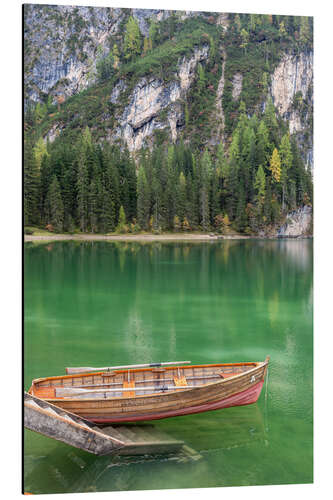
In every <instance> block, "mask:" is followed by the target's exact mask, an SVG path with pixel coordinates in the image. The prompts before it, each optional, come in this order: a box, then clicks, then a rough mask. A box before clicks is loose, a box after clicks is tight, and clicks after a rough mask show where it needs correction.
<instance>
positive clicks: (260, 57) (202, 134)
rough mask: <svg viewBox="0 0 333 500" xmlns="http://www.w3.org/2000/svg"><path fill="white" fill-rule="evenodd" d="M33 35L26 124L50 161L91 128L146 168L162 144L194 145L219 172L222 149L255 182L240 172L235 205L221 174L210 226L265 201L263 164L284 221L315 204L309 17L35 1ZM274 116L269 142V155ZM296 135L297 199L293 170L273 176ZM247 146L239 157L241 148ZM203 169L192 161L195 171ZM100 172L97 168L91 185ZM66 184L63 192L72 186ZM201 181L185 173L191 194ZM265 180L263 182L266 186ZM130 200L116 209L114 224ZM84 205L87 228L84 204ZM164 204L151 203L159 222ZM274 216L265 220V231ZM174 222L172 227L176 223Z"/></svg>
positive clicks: (28, 14)
mask: <svg viewBox="0 0 333 500" xmlns="http://www.w3.org/2000/svg"><path fill="white" fill-rule="evenodd" d="M24 36H25V106H26V120H25V129H26V133H27V135H29V137H30V138H31V141H32V144H36V143H37V142H38V141H40V140H41V139H43V140H44V141H46V140H47V141H48V144H49V145H48V152H49V153H50V154H51V153H52V151H56V150H57V149H59V148H60V149H61V144H62V145H63V146H64V145H65V144H68V143H71V144H74V143H77V141H79V140H80V138H82V132H83V130H84V129H85V128H86V127H88V128H89V133H90V134H91V138H92V139H91V140H92V142H93V143H94V144H96V145H98V144H99V145H101V146H102V149H103V148H104V146H103V144H108V145H114V146H117V147H119V148H120V150H121V151H123V153H121V154H124V155H125V156H126V155H127V154H128V153H127V152H126V151H127V150H128V151H129V152H130V153H131V155H132V158H133V159H134V160H135V162H136V170H137V171H138V168H139V165H140V157H141V158H142V155H141V153H140V152H141V151H142V150H143V149H144V148H146V147H149V149H150V151H151V152H152V154H153V155H154V153H153V152H154V150H155V149H156V148H164V149H167V147H168V146H170V145H171V144H175V145H178V146H176V150H177V148H179V147H180V148H181V149H182V148H184V147H185V150H187V149H188V152H189V151H191V152H192V153H195V154H196V155H198V158H199V157H200V156H202V155H203V153H204V151H207V152H209V155H210V157H211V158H210V161H213V164H214V165H216V161H217V160H218V157H219V156H218V155H219V152H218V151H219V148H220V150H221V144H222V145H223V151H224V152H223V155H224V156H223V158H224V160H223V161H226V162H227V163H228V165H229V166H228V168H229V167H230V165H231V164H232V163H233V161H234V162H235V161H236V160H237V161H236V163H237V165H238V166H237V168H238V170H239V165H240V164H241V161H244V162H245V163H246V165H247V167H246V166H244V175H243V174H240V173H239V172H241V171H242V169H240V170H239V172H238V174H237V179H238V184H237V182H236V181H237V179H236V177H235V179H234V180H233V181H232V182H234V183H236V184H237V186H238V188H237V193H238V194H237V196H238V198H237V199H238V201H237V200H234V201H233V202H232V203H231V204H229V206H228V197H229V198H230V196H231V193H230V192H229V193H227V192H226V191H227V190H228V187H227V177H226V175H227V174H226V168H224V167H223V168H222V167H221V168H220V171H221V174H220V175H221V176H222V178H223V176H224V180H223V179H222V181H221V185H220V186H219V201H217V205H219V207H218V208H216V209H214V210H215V211H214V210H212V208H211V206H212V203H213V202H212V194H210V195H209V196H208V198H209V200H208V205H209V207H210V212H211V213H210V224H214V218H215V217H216V215H218V214H220V215H223V214H224V216H225V215H228V217H229V218H231V220H233V219H234V220H235V217H236V212H237V210H238V212H241V211H243V210H245V209H246V206H247V205H249V204H250V205H253V204H257V205H258V203H259V202H258V193H257V191H258V185H259V184H258V183H259V177H258V182H257V188H254V185H255V181H256V179H255V176H256V175H257V174H258V172H257V170H258V167H259V166H260V165H259V163H258V161H260V164H261V166H262V168H263V171H264V175H265V192H266V197H267V196H272V194H274V192H275V195H276V197H277V203H278V204H279V206H280V208H278V209H277V210H278V211H279V213H280V215H281V214H282V213H284V211H285V210H286V209H287V208H290V209H294V208H296V206H298V204H299V203H301V201H302V200H303V198H304V196H305V195H306V196H305V198H304V199H305V200H308V199H309V198H311V193H310V189H309V188H306V189H305V187H304V186H305V185H308V180H304V179H305V177H306V176H305V177H304V175H305V174H304V175H303V173H301V170H299V169H302V168H303V169H304V165H305V166H306V168H307V169H308V170H310V171H311V170H312V158H313V154H312V149H313V145H312V108H313V97H312V79H313V48H312V20H311V19H310V18H297V17H291V16H268V15H245V14H244V15H238V14H236V15H235V14H220V13H200V12H195V13H191V12H173V11H160V10H141V9H109V8H88V7H75V8H74V7H68V6H36V5H28V6H25V35H24ZM256 120H257V121H256ZM263 120H264V121H265V127H266V128H267V129H268V132H267V133H268V135H267V134H266V135H267V137H266V138H265V140H267V141H268V142H267V144H268V145H267V147H266V146H265V147H266V150H267V151H266V152H265V153H264V154H263V156H260V147H261V146H260V127H259V124H260V122H261V121H263ZM245 122H246V123H245ZM262 128H263V126H262ZM246 129H248V131H247V132H246V133H245V130H246ZM250 129H251V131H250ZM288 132H289V134H290V140H294V142H295V145H294V146H293V147H294V153H293V166H292V167H291V166H289V163H288V162H289V160H288V161H287V163H286V165H287V164H288V167H286V168H285V170H286V169H289V170H288V172H289V173H291V172H292V171H294V174H293V175H294V179H293V182H294V184H292V188H290V189H292V193H294V192H295V194H292V193H289V195H288V193H287V190H286V179H287V177H288V176H287V173H286V171H284V170H283V166H282V170H281V172H282V174H281V175H282V178H283V180H281V179H280V176H277V177H276V179H275V180H274V177H272V169H271V167H270V164H271V159H272V154H273V150H274V147H276V148H277V150H279V151H278V152H279V153H280V152H281V151H280V145H281V140H282V137H283V136H285V135H286V134H287V133H288ZM244 134H245V135H244ZM246 134H250V135H251V137H252V135H253V148H255V149H256V152H253V154H252V157H251V155H250V156H249V154H248V153H246V152H245V149H246V147H247V146H246V144H245V142H246V141H249V144H252V142H251V140H252V139H251V140H250V138H249V136H247V135H246ZM243 136H244V137H245V139H244V141H245V142H244V141H243V142H244V144H242V143H241V142H240V140H241V141H242V140H243V139H242V137H243ZM246 137H247V138H246ZM89 140H90V139H89ZM288 140H289V139H288ZM236 143H237V148H238V153H237V155H238V156H237V155H236V156H235V152H234V153H233V150H234V149H235V147H236ZM32 147H33V146H32ZM34 147H35V149H36V146H34ZM251 147H252V146H251ZM295 148H296V149H295ZM37 149H38V148H37ZM42 149H43V147H42V145H41V143H40V142H39V151H40V150H42ZM62 149H64V147H63V148H62ZM182 151H184V149H182ZM166 154H167V153H165V154H164V156H165V155H166ZM181 154H183V153H181ZM184 154H185V153H184ZM186 154H187V153H186ZM186 154H185V156H186ZM288 154H289V153H288ZM290 154H291V153H290ZM140 155H141V156H140ZM233 155H234V159H233ZM239 155H240V156H241V157H242V159H240V156H239ZM282 156H283V151H282ZM296 156H297V158H298V157H299V159H297V160H296ZM250 157H251V158H252V159H250ZM237 158H238V159H237ZM246 158H247V159H246ZM141 161H142V160H141ZM191 161H192V163H193V161H194V162H195V160H191ZM200 161H201V160H200ZM249 162H250V163H249ZM176 163H177V162H176ZM222 163H223V162H222ZM301 164H302V165H303V166H301ZM244 165H245V164H244ZM297 165H298V166H297ZM193 168H194V167H193V164H191V167H189V170H190V171H191V172H192V173H193ZM242 168H243V167H242ZM246 168H247V169H248V171H247V172H246ZM232 169H233V167H230V168H229V171H230V172H231V170H232ZM88 170H89V169H88ZM176 170H177V176H178V175H179V174H180V173H181V172H183V173H186V172H184V170H186V168H185V166H184V165H179V162H178V167H177V169H176ZM233 171H234V174H235V169H234V170H233ZM296 171H297V172H298V173H296ZM222 172H223V173H222ZM230 172H229V173H230ZM229 173H228V175H229ZM76 174H77V173H76ZM258 175H259V174H258ZM260 175H261V172H260ZM290 175H291V174H290ZM92 176H93V174H92V170H91V167H90V170H89V173H88V178H89V182H90V181H91V178H92ZM235 176H236V174H235ZM242 176H243V177H242ZM185 177H186V176H185ZM58 180H59V182H60V189H63V187H62V182H63V181H62V179H61V178H60V177H59V179H58ZM192 181H193V179H192ZM192 181H191V180H190V179H188V178H186V183H187V184H186V186H187V189H188V188H189V185H191V182H192ZM229 181H230V183H231V180H230V179H229ZM76 182H77V180H76ZM87 182H88V181H87ZM263 182H264V181H263V177H262V186H263ZM270 183H272V186H269V189H268V185H269V184H270ZM274 183H275V184H274ZM49 184H50V180H49ZM239 186H243V187H241V188H239ZM266 188H267V189H266ZM73 189H74V187H73ZM193 189H194V188H193ZM239 189H240V191H239ZM243 191H244V200H243V201H242V202H241V203H240V202H239V193H240V192H243ZM267 191H268V193H267ZM256 193H257V194H256ZM235 196H236V194H235ZM240 196H241V198H243V195H242V194H241V195H240ZM256 196H257V198H256ZM288 196H289V198H288ZM63 197H64V196H63V194H62V198H63ZM288 199H289V207H288ZM290 200H292V201H290ZM229 201H230V200H229ZM44 202H45V200H44V201H43V204H44ZM306 202H307V201H306ZM119 203H120V202H118V201H117V202H115V207H114V210H115V212H116V216H115V223H116V221H117V219H118V211H119V208H120V205H119ZM170 203H171V202H170ZM187 203H189V200H188V199H187ZM73 204H74V205H76V206H75V207H74V208H73V210H72V215H71V217H72V218H73V220H74V221H76V223H75V224H74V225H76V224H77V221H78V214H77V212H78V208H77V200H76V201H75V200H74V201H73ZM295 204H296V205H295ZM237 205H239V208H238V209H237ZM154 206H155V205H154V203H153V202H152V201H150V208H149V209H147V210H148V212H150V213H151V217H152V216H153V215H152V212H153V210H154ZM40 210H41V211H42V212H43V210H44V209H43V208H42V209H40ZM248 210H250V209H248ZM172 212H173V213H174V210H173V211H172ZM131 213H132V212H131ZM126 215H127V214H126ZM175 215H177V214H175ZM175 215H174V216H175ZM262 217H264V216H262ZM238 218H239V217H238ZM249 218H251V217H250V216H249V215H247V220H249ZM42 219H43V220H45V214H44V216H43V217H42ZM148 219H149V217H148ZM164 219H165V217H164ZM200 219H201V227H203V226H202V214H201V215H200V214H198V222H197V224H199V225H200V222H199V221H200ZM268 219H272V217H271V216H269V217H268ZM268 219H267V217H266V219H265V217H264V218H263V219H262V224H264V225H265V220H266V222H267V224H268ZM273 219H274V220H277V218H276V217H273ZM170 221H171V219H170V218H169V225H168V224H166V225H164V226H165V227H170V226H172V224H171V222H170ZM262 224H261V225H262ZM111 226H112V225H111ZM157 226H159V225H158V224H157ZM162 226H163V225H162ZM195 226H196V223H195V222H193V223H192V227H195ZM205 226H207V227H208V226H209V224H208V225H206V224H205ZM250 226H251V225H250ZM244 227H247V228H249V225H248V224H245V226H244V224H243V223H242V224H240V225H239V224H238V229H239V230H242V228H243V229H244ZM255 227H256V225H255V224H254V225H253V227H252V229H251V230H255Z"/></svg>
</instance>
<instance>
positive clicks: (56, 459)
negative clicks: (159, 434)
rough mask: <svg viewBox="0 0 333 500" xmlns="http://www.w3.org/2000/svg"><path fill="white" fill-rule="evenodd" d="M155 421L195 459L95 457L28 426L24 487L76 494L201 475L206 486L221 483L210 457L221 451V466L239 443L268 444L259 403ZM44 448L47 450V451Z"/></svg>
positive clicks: (185, 481) (175, 484)
mask: <svg viewBox="0 0 333 500" xmlns="http://www.w3.org/2000/svg"><path fill="white" fill-rule="evenodd" d="M154 425H156V427H158V428H160V429H161V430H163V431H164V432H167V433H168V434H169V435H172V436H173V437H175V438H177V439H181V440H183V441H184V442H185V445H188V446H190V447H191V448H193V449H194V450H195V451H196V452H197V455H196V456H195V458H194V459H192V458H190V457H188V456H187V457H186V456H184V455H182V454H174V455H163V456H162V455H160V456H156V455H155V456H153V455H144V456H132V457H131V456H117V455H109V456H103V457H97V456H95V455H91V454H89V453H86V452H84V451H82V450H79V449H76V448H72V447H70V446H68V445H65V444H63V443H60V442H57V441H52V440H50V439H48V438H46V437H44V436H39V435H37V434H35V433H32V432H30V431H26V444H25V453H26V455H27V460H28V461H29V468H27V469H25V471H24V472H25V474H24V476H25V477H24V490H25V491H28V492H31V493H66V492H68V493H75V492H77V493H78V492H89V491H90V492H93V491H96V492H98V491H129V490H138V489H141V490H142V489H163V488H182V487H194V488H195V487H196V484H195V483H196V478H198V477H200V478H201V482H202V478H203V475H204V476H205V477H206V478H207V486H214V485H215V486H219V485H220V486H223V480H221V478H214V477H211V476H212V471H211V470H210V465H209V462H210V460H215V459H216V458H214V456H216V455H218V454H219V453H220V455H221V456H220V457H219V460H221V468H223V462H224V461H226V460H227V457H228V450H233V449H235V448H242V450H243V449H244V452H245V453H246V449H248V450H249V453H250V449H251V447H253V446H255V447H258V446H259V447H261V446H262V447H266V445H267V444H268V436H269V432H268V430H267V419H266V417H265V411H264V410H263V411H262V410H261V409H260V408H259V406H258V404H254V405H249V406H243V407H238V408H228V409H224V410H221V411H214V412H207V413H203V414H200V415H191V416H188V417H177V418H174V419H168V420H161V421H156V423H155V424H154ZM36 437H37V438H36ZM46 441H47V442H46ZM50 442H51V444H52V446H50ZM37 448H38V449H37ZM43 449H44V450H45V449H47V455H45V454H43ZM31 455H33V456H34V459H33V462H32V461H31V460H32V456H31ZM219 480H220V482H219ZM50 483H53V487H50ZM36 485H38V491H37V490H36ZM44 488H45V489H44Z"/></svg>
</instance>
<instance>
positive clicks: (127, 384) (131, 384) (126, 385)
mask: <svg viewBox="0 0 333 500" xmlns="http://www.w3.org/2000/svg"><path fill="white" fill-rule="evenodd" d="M131 387H135V382H134V380H132V381H131V382H127V381H126V380H124V383H123V388H124V389H128V388H131ZM134 396H135V391H124V392H123V398H134Z"/></svg>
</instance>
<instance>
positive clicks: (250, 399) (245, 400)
mask: <svg viewBox="0 0 333 500" xmlns="http://www.w3.org/2000/svg"><path fill="white" fill-rule="evenodd" d="M263 384H264V381H263V380H262V381H261V382H259V383H258V384H255V385H253V386H252V387H250V388H249V389H247V390H246V391H243V392H239V393H238V394H234V395H233V396H229V397H228V398H225V399H222V400H220V401H216V402H214V403H206V404H202V405H198V406H190V407H188V408H183V409H180V410H179V409H178V410H168V411H165V412H163V413H154V414H153V415H151V414H149V415H147V414H146V415H136V416H133V417H130V416H127V417H125V416H124V417H111V418H91V419H90V420H91V421H92V422H95V423H97V424H111V423H119V422H140V421H143V420H146V421H148V420H158V419H161V418H168V417H178V416H181V415H191V414H193V413H202V412H204V411H211V410H220V409H222V408H230V407H231V406H244V405H250V404H252V403H255V402H256V401H257V400H258V398H259V396H260V392H261V389H262V386H263Z"/></svg>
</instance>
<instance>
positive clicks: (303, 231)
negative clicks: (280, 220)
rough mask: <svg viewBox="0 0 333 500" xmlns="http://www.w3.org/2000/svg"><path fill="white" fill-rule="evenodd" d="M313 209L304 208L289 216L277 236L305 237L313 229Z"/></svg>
mask: <svg viewBox="0 0 333 500" xmlns="http://www.w3.org/2000/svg"><path fill="white" fill-rule="evenodd" d="M311 220H312V209H311V207H309V206H304V207H302V208H299V209H298V210H295V211H293V212H290V213H289V214H288V215H287V219H286V222H285V224H284V225H283V226H281V227H280V228H279V229H278V231H277V236H293V237H297V236H305V235H307V234H309V232H310V229H311Z"/></svg>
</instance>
